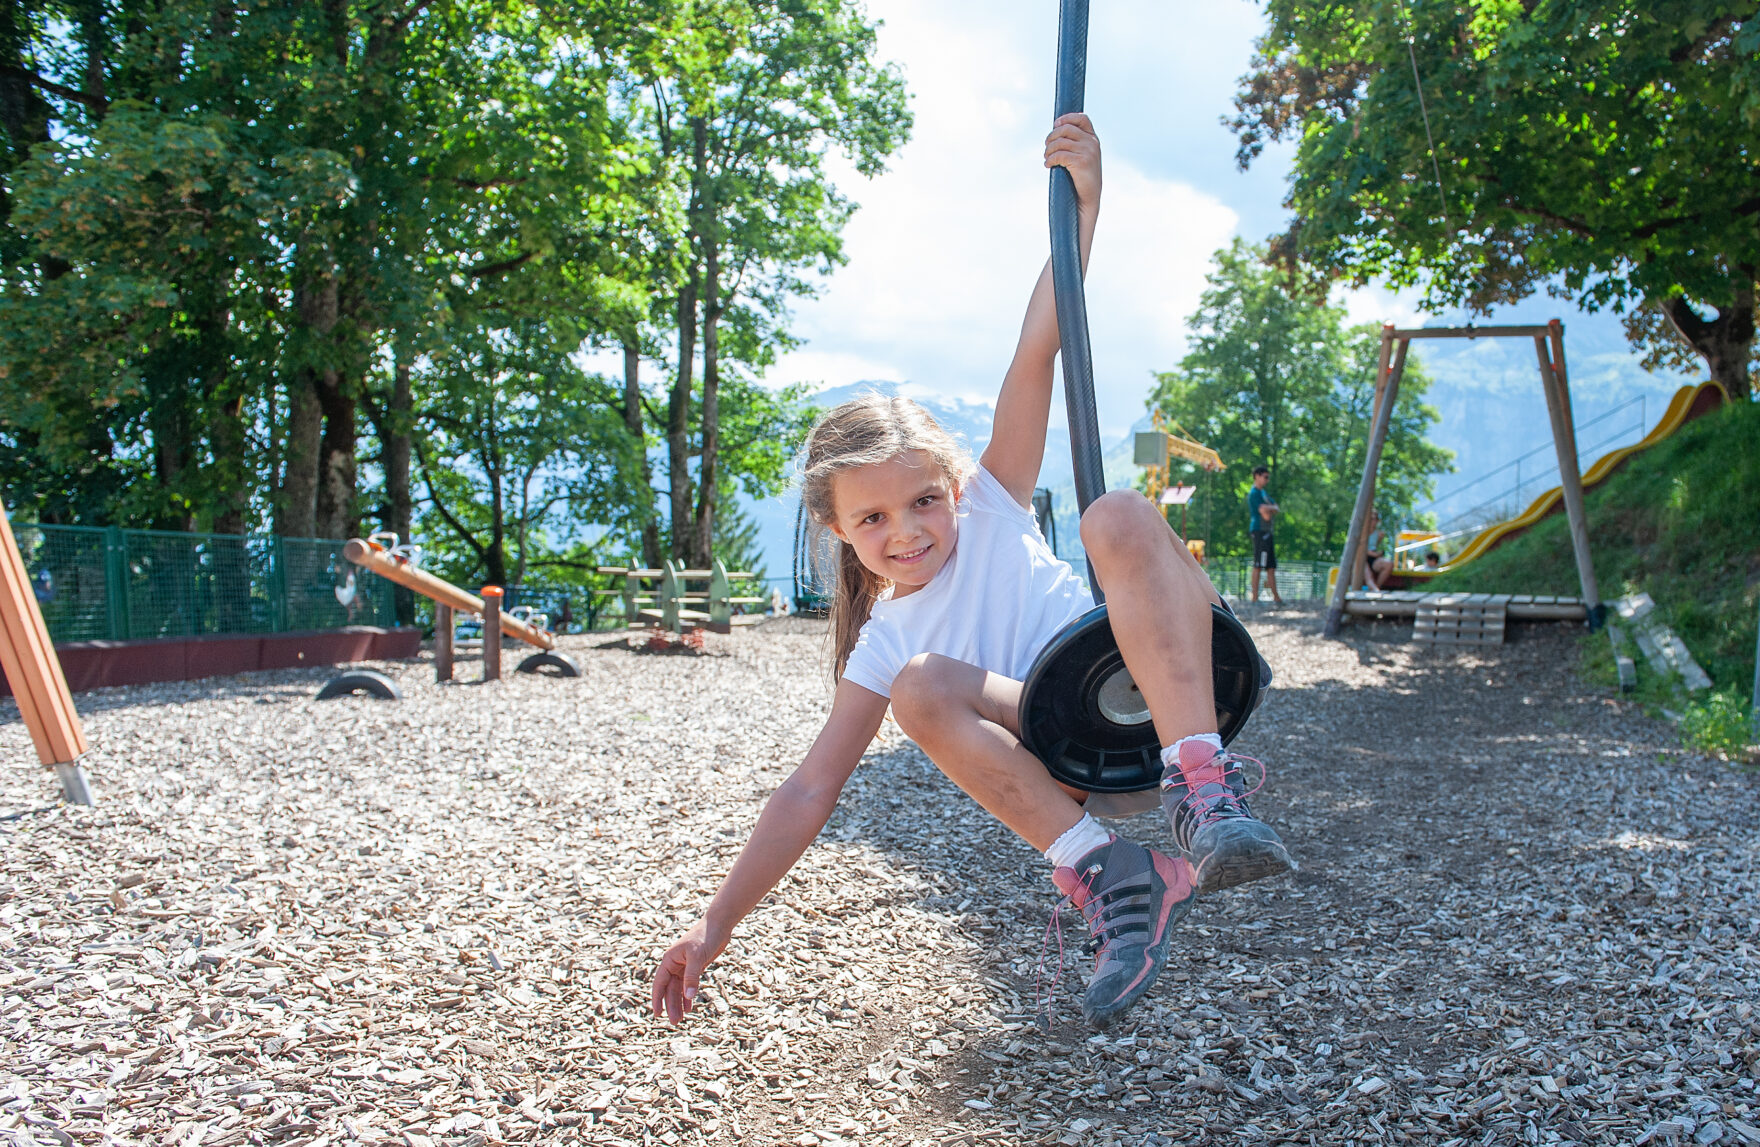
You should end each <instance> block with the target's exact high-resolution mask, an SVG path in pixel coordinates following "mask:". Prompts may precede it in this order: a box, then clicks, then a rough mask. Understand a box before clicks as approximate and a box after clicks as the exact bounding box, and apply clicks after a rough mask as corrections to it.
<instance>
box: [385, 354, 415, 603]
mask: <svg viewBox="0 0 1760 1147" xmlns="http://www.w3.org/2000/svg"><path fill="white" fill-rule="evenodd" d="M414 407H415V404H414V401H413V400H412V398H411V397H410V387H409V363H408V362H407V361H405V359H404V357H403V354H402V351H401V348H399V353H398V356H397V365H396V366H395V367H393V368H392V375H391V404H390V406H389V407H388V408H387V410H386V412H385V425H384V426H383V427H381V428H380V430H379V434H380V438H381V440H382V441H383V443H384V446H385V508H384V516H383V518H382V520H383V522H384V524H385V528H386V529H388V530H390V531H391V532H392V533H394V534H396V535H397V538H398V540H399V541H401V542H408V541H409V540H410V532H411V529H412V526H411V523H410V519H411V518H412V517H413V515H414V506H415V499H414V498H412V497H411V496H410V491H409V451H410V433H411V429H412V427H413V424H414V419H413V411H414ZM391 600H392V602H393V607H394V610H395V612H396V617H397V624H399V625H414V624H415V621H416V594H415V591H414V590H412V589H410V588H409V587H407V586H401V585H400V586H398V587H396V588H395V589H394V590H392V592H391Z"/></svg>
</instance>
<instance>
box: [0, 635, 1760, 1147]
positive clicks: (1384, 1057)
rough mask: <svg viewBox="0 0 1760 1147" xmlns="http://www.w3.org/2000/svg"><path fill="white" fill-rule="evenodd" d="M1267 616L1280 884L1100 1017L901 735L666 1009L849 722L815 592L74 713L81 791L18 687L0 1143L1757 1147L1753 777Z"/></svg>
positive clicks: (1023, 875)
mask: <svg viewBox="0 0 1760 1147" xmlns="http://www.w3.org/2000/svg"><path fill="white" fill-rule="evenodd" d="M1247 620H1248V622H1249V625H1250V627H1251V628H1252V629H1253V631H1254V633H1255V635H1256V636H1257V638H1258V639H1259V641H1260V643H1261V648H1262V649H1263V651H1264V652H1265V654H1266V656H1267V657H1268V659H1269V660H1270V661H1271V663H1272V664H1273V666H1274V668H1275V669H1276V672H1277V676H1278V683H1277V688H1276V689H1275V691H1274V693H1273V694H1272V696H1271V699H1270V700H1269V701H1268V702H1267V704H1266V706H1265V707H1264V708H1263V709H1262V710H1261V711H1260V713H1259V714H1258V715H1257V716H1256V717H1255V718H1254V720H1253V722H1252V724H1251V725H1250V726H1249V728H1248V729H1247V731H1246V732H1245V734H1244V735H1243V736H1242V738H1241V740H1240V742H1238V743H1237V745H1236V746H1235V747H1236V749H1237V750H1240V751H1242V752H1245V753H1248V754H1250V755H1252V756H1255V757H1261V758H1263V759H1264V760H1265V762H1266V764H1267V769H1268V779H1267V782H1266V784H1265V787H1264V790H1263V791H1262V792H1261V793H1260V794H1258V795H1257V796H1256V797H1255V798H1254V807H1255V811H1256V812H1258V813H1259V814H1260V815H1261V816H1263V817H1264V818H1265V819H1267V820H1269V821H1271V822H1272V823H1273V824H1275V825H1277V826H1278V827H1279V828H1280V830H1281V831H1282V833H1283V835H1284V838H1285V839H1286V840H1287V841H1288V842H1289V843H1290V845H1291V846H1292V848H1293V850H1294V851H1295V853H1296V854H1297V856H1298V857H1299V859H1300V860H1301V862H1302V868H1301V871H1300V872H1298V873H1295V874H1292V875H1291V876H1289V877H1285V878H1280V879H1278V880H1275V881H1267V882H1263V883H1261V884H1258V885H1253V886H1248V887H1246V888H1242V889H1236V890H1234V891H1232V892H1229V893H1224V894H1221V895H1219V896H1216V897H1213V898H1210V899H1209V900H1206V901H1205V902H1204V903H1203V904H1201V905H1200V907H1199V909H1198V910H1197V911H1196V912H1195V913H1193V915H1192V916H1191V917H1189V918H1188V919H1187V920H1186V922H1185V923H1184V924H1183V925H1182V926H1181V929H1182V930H1181V935H1180V938H1179V941H1178V944H1177V946H1176V950H1175V953H1174V957H1173V959H1172V961H1171V963H1170V964H1169V966H1168V969H1167V971H1166V973H1165V974H1164V975H1163V977H1162V980H1161V982H1160V983H1159V984H1158V985H1157V987H1156V988H1155V990H1154V991H1153V992H1151V994H1150V995H1149V997H1148V998H1147V999H1146V1000H1145V1001H1144V1002H1143V1003H1142V1004H1141V1005H1139V1006H1138V1008H1137V1009H1136V1010H1135V1011H1133V1012H1132V1013H1130V1015H1129V1016H1127V1017H1126V1019H1125V1020H1124V1021H1122V1022H1121V1023H1120V1024H1118V1025H1117V1026H1115V1027H1114V1028H1113V1029H1111V1030H1109V1031H1107V1032H1105V1033H1095V1032H1092V1031H1089V1030H1088V1029H1086V1028H1085V1027H1084V1025H1083V1024H1082V1021H1081V1017H1080V1012H1079V1009H1078V1007H1077V1000H1076V996H1077V993H1079V992H1080V990H1081V988H1082V985H1083V983H1084V973H1085V970H1086V969H1085V965H1086V962H1087V961H1086V958H1085V957H1083V956H1081V955H1080V953H1079V950H1078V949H1079V942H1080V940H1081V939H1082V938H1083V937H1082V936H1081V935H1080V921H1079V917H1077V916H1075V914H1073V913H1067V912H1066V913H1065V914H1063V921H1064V929H1063V943H1064V947H1065V958H1064V962H1065V970H1064V973H1063V975H1062V978H1061V981H1060V982H1059V983H1058V986H1057V991H1056V996H1057V998H1056V1000H1055V1001H1054V1004H1053V1006H1052V1009H1051V1015H1050V1019H1051V1025H1050V1029H1049V1031H1046V1030H1042V1029H1041V1027H1040V1025H1039V1022H1038V1020H1039V1018H1040V1011H1041V1009H1040V1006H1039V1004H1038V1003H1037V1002H1036V1000H1037V999H1038V997H1039V996H1040V995H1042V994H1043V992H1044V990H1045V989H1046V988H1047V987H1049V986H1050V979H1051V968H1050V965H1051V964H1054V963H1055V960H1056V955H1057V941H1056V939H1055V936H1053V937H1052V938H1051V939H1050V940H1049V942H1047V937H1046V928H1047V923H1048V921H1049V919H1050V910H1051V906H1052V904H1053V902H1054V900H1055V893H1054V890H1053V889H1052V887H1051V885H1050V882H1049V880H1048V872H1047V865H1046V864H1045V862H1044V860H1043V858H1041V857H1039V856H1038V855H1037V854H1035V853H1033V852H1032V851H1031V850H1030V849H1029V848H1028V847H1027V846H1025V845H1024V844H1022V843H1020V842H1019V841H1018V840H1016V839H1015V838H1013V837H1012V836H1011V835H1010V834H1009V833H1008V832H1007V831H1006V830H1004V829H1002V828H1001V827H1000V826H998V825H996V824H995V823H994V822H992V821H991V820H990V819H989V818H988V817H987V816H986V815H985V814H984V813H983V812H982V811H981V810H979V809H978V808H977V807H976V806H975V805H974V804H972V803H971V802H970V801H969V800H968V799H967V798H965V797H963V796H962V795H961V794H960V793H959V792H958V791H957V790H955V789H954V788H953V787H952V786H951V785H949V784H948V783H947V782H946V781H945V780H944V779H943V778H942V777H941V776H940V774H939V773H937V772H936V771H935V770H934V768H933V767H932V766H931V765H929V764H928V763H927V761H926V760H925V759H924V758H923V757H922V756H921V754H919V753H918V752H917V751H916V749H915V748H914V747H913V746H912V745H911V744H910V743H909V742H908V741H906V740H905V739H903V738H902V737H901V736H900V735H899V734H898V733H897V731H896V730H895V729H892V728H891V727H890V726H889V727H888V730H887V731H886V732H885V733H883V735H882V739H881V741H880V742H878V743H877V744H876V745H875V746H874V748H873V749H872V751H871V752H870V754H869V757H868V760H867V761H866V762H865V764H864V765H863V767H862V768H861V769H860V770H858V772H857V773H856V775H855V778H854V779H853V780H852V782H851V784H850V787H849V789H848V790H847V791H846V793H845V797H844V800H843V802H842V803H841V805H840V806H839V809H838V812H837V813H836V815H835V816H834V817H833V819H832V821H831V823H830V825H829V826H827V828H826V830H825V833H824V834H823V835H822V836H821V838H820V840H819V841H818V843H817V844H816V845H815V846H814V847H813V848H812V849H810V850H809V852H808V854H807V856H806V857H805V858H804V859H803V860H802V862H801V864H800V865H799V866H798V867H797V868H796V869H795V871H794V872H793V873H792V874H791V875H790V877H789V879H788V880H787V881H786V882H785V883H784V885H783V886H782V887H780V888H778V890H777V891H776V892H775V893H774V894H773V895H772V896H771V897H770V898H769V899H768V900H767V901H766V902H765V903H764V905H763V906H762V907H760V909H759V910H758V911H757V912H756V913H754V915H753V916H752V917H751V918H750V919H749V920H747V921H746V923H745V924H744V925H742V927H741V928H740V930H739V932H738V933H737V934H736V937H735V940H734V944H733V947H732V948H731V949H730V950H729V951H728V953H727V955H726V956H725V957H724V958H723V960H722V961H721V963H720V964H718V965H717V966H716V967H715V969H714V970H713V971H712V973H711V976H710V978H709V980H708V981H707V983H706V986H705V991H704V995H703V998H702V1000H701V1001H700V1005H699V1008H698V1010H697V1012H696V1014H695V1015H694V1016H693V1017H692V1018H691V1019H690V1020H689V1021H688V1022H687V1024H686V1025H685V1026H684V1027H683V1028H680V1029H676V1030H675V1029H672V1028H669V1027H667V1026H666V1025H665V1024H662V1023H659V1022H656V1021H655V1020H653V1019H652V1018H651V1017H650V1016H649V1015H648V1013H647V994H648V992H647V979H648V976H649V974H650V971H651V969H652V966H653V961H654V958H655V957H656V956H657V955H658V953H659V952H660V951H661V950H662V949H663V948H664V947H665V946H666V945H667V944H669V943H670V942H671V941H672V939H673V938H674V937H675V935H676V934H677V932H678V931H679V930H680V929H681V928H682V927H683V926H684V925H685V924H686V923H687V922H688V921H690V920H691V919H694V917H695V915H696V914H697V913H698V912H700V910H701V909H702V907H703V905H704V904H705V903H706V901H707V898H708V895H709V893H710V892H711V891H712V890H713V888H714V885H715V882H716V881H717V879H718V878H719V876H720V875H721V874H722V873H724V872H725V871H726V869H727V866H728V865H729V864H731V862H732V860H733V858H734V856H735V855H736V854H737V852H738V850H739V847H740V845H741V844H742V843H743V841H744V840H745V837H746V834H747V832H748V831H749V829H750V827H751V825H752V823H753V821H754V820H755V819H756V816H757V813H758V811H759V809H760V808H761V806H762V802H763V800H764V798H765V796H766V794H767V793H768V792H769V791H770V790H771V789H773V788H774V787H775V786H776V784H777V783H778V782H779V781H781V779H782V778H783V777H784V776H786V775H787V772H788V770H789V769H790V768H791V767H792V766H793V765H794V763H795V762H797V761H798V760H799V758H800V756H801V754H802V753H803V752H804V751H805V749H806V747H807V745H808V744H809V743H810V741H811V740H812V737H813V736H814V734H815V733H816V732H817V730H818V726H819V723H820V722H821V721H822V719H823V716H824V713H825V710H826V707H827V704H828V699H829V690H828V688H827V686H826V671H825V667H824V658H823V651H824V646H823V631H822V628H823V627H822V625H821V624H819V623H814V622H811V621H806V620H801V619H788V620H785V621H781V622H776V623H771V624H766V625H764V626H761V627H757V628H755V629H753V630H750V631H747V632H742V633H738V634H734V635H731V636H727V637H711V638H710V639H709V640H708V642H707V643H706V645H705V647H704V648H703V649H702V650H701V651H691V652H690V653H689V655H683V656H652V655H648V654H646V653H644V652H643V651H642V650H640V649H638V648H631V646H630V644H629V643H628V642H626V641H624V640H622V639H621V638H610V637H607V636H606V635H597V636H594V637H584V638H569V639H565V641H564V648H565V650H566V651H567V652H569V653H571V654H572V655H573V656H575V657H576V658H577V659H578V660H579V661H580V663H581V666H582V674H583V675H582V676H581V677H580V678H579V679H549V678H532V677H524V676H518V675H512V676H510V677H509V679H508V680H505V681H503V682H500V683H498V684H494V685H482V684H477V683H472V682H463V681H461V682H459V683H454V684H451V685H446V686H441V685H437V684H435V683H434V681H433V672H432V666H431V663H430V662H428V661H427V660H426V659H423V660H420V661H413V662H404V663H393V664H389V665H384V666H378V668H382V669H384V670H385V671H386V672H388V673H390V674H391V675H392V676H394V677H395V678H397V679H398V681H399V683H400V684H401V686H402V688H403V690H404V693H405V700H404V701H402V702H401V703H386V702H376V701H372V700H368V699H365V698H350V699H343V700H336V701H325V702H319V701H315V700H313V694H314V693H315V692H316V690H317V687H318V685H319V684H321V683H322V681H323V680H324V679H325V677H326V676H327V675H328V672H327V671H321V670H301V671H288V672H278V673H262V674H252V675H246V676H241V677H235V678H222V679H214V680H209V681H200V682H187V683H181V684H171V685H157V686H143V687H138V688H128V689H113V690H103V691H98V692H94V693H89V694H82V695H81V696H80V697H79V699H78V700H79V704H80V709H81V713H82V715H83V716H84V719H85V721H86V726H87V732H88V734H89V736H90V738H91V741H92V743H93V751H92V754H91V756H90V757H89V758H88V760H87V762H86V764H87V768H88V770H89V772H90V774H91V777H92V782H93V786H94V789H95V791H96V793H97V796H98V800H99V804H98V805H97V807H96V808H92V809H81V808H68V807H55V806H56V798H57V796H58V792H57V789H56V786H55V783H54V780H53V777H52V775H50V774H49V773H47V772H45V771H44V770H42V769H41V768H39V767H38V766H37V765H36V762H35V756H34V754H33V753H32V751H31V750H30V747H29V739H28V737H27V736H26V734H25V731H24V729H23V726H22V724H21V723H20V722H19V720H18V715H17V711H16V709H15V708H13V707H12V705H11V702H9V701H8V702H6V703H5V706H4V708H0V761H3V762H4V763H5V765H6V768H5V769H4V770H3V771H0V815H4V816H6V817H7V819H5V820H3V821H0V1132H4V1133H5V1134H6V1135H7V1136H9V1137H10V1138H11V1140H12V1141H14V1142H16V1143H20V1144H25V1143H38V1144H51V1143H53V1144H63V1145H66V1144H75V1143H78V1144H108V1143H117V1144H153V1145H164V1147H202V1145H207V1147H226V1145H230V1144H288V1145H293V1144H309V1145H313V1147H330V1145H333V1144H335V1145H340V1144H349V1143H363V1144H392V1145H405V1147H487V1145H494V1144H500V1143H539V1142H544V1143H550V1142H554V1143H587V1144H595V1145H598V1144H604V1145H607V1147H610V1145H619V1144H642V1145H644V1147H646V1145H650V1144H666V1145H668V1147H671V1145H675V1144H693V1145H694V1144H700V1143H716V1144H747V1143H752V1144H778V1143H781V1144H800V1145H803V1147H808V1145H813V1144H846V1143H847V1144H856V1143H859V1144H897V1145H901V1147H902V1145H905V1144H948V1145H951V1144H1068V1145H1070V1147H1077V1145H1088V1144H1095V1145H1098V1144H1129V1145H1131V1147H1162V1145H1165V1144H1171V1143H1221V1142H1228V1143H1247V1144H1257V1143H1316V1144H1324V1143H1338V1142H1346V1141H1365V1142H1375V1143H1426V1144H1450V1145H1464V1144H1493V1143H1499V1144H1501V1143H1517V1144H1519V1143H1546V1142H1573V1143H1597V1144H1602V1143H1605V1144H1626V1143H1631V1144H1717V1143H1723V1144H1738V1145H1739V1144H1760V778H1757V776H1756V774H1754V773H1753V772H1743V771H1741V770H1739V769H1736V768H1732V767H1731V766H1728V765H1723V764H1719V763H1716V762H1713V761H1709V760H1707V759H1705V758H1703V757H1699V756H1695V755H1692V754H1689V753H1686V752H1683V751H1682V750H1681V749H1680V747H1679V742H1678V740H1677V739H1676V738H1675V736H1674V734H1673V732H1672V730H1671V729H1670V728H1669V727H1668V726H1667V725H1666V724H1664V723H1661V722H1659V721H1655V720H1652V719H1649V718H1647V717H1646V716H1644V714H1643V713H1642V712H1641V711H1639V710H1638V709H1637V708H1636V707H1635V706H1633V705H1632V704H1630V703H1628V702H1626V701H1624V700H1622V699H1620V698H1619V697H1618V696H1616V695H1613V694H1611V693H1609V692H1607V691H1605V690H1601V689H1597V688H1593V687H1589V686H1586V685H1584V684H1582V683H1581V682H1580V681H1579V680H1578V679H1577V677H1576V676H1575V674H1574V672H1573V669H1574V666H1575V663H1576V657H1577V653H1576V650H1577V645H1576V637H1575V635H1574V634H1573V633H1572V632H1571V631H1570V630H1569V629H1568V628H1567V627H1565V626H1547V625H1532V626H1518V627H1515V628H1514V630H1513V631H1512V640H1511V643H1510V644H1508V645H1505V646H1503V647H1500V648H1494V649H1488V650H1474V651H1460V652H1432V651H1419V650H1417V649H1415V648H1414V647H1413V646H1411V645H1409V644H1406V643H1404V642H1403V640H1402V638H1403V637H1404V636H1405V634H1403V633H1402V632H1401V631H1399V630H1398V629H1396V628H1394V627H1392V626H1382V627H1379V628H1377V627H1364V626H1358V627H1356V628H1355V629H1353V630H1351V631H1350V636H1349V639H1348V640H1347V641H1344V642H1326V641H1323V640H1321V639H1320V638H1319V637H1318V636H1317V631H1318V628H1319V617H1318V614H1317V613H1316V612H1314V611H1313V610H1312V609H1311V608H1309V609H1301V608H1293V607H1292V608H1288V609H1279V610H1270V609H1266V610H1263V611H1261V612H1257V613H1249V614H1248V617H1247ZM516 658H517V655H516V654H514V653H513V651H512V650H510V651H509V666H510V667H511V665H512V664H513V662H514V660H516ZM476 673H477V665H476V663H475V662H474V661H462V662H461V664H460V668H459V675H460V677H474V676H475V675H476ZM1121 831H1124V832H1125V833H1127V834H1129V835H1131V836H1133V837H1134V838H1136V839H1139V840H1142V841H1144V842H1145V843H1162V844H1165V843H1166V840H1167V830H1166V826H1165V824H1164V823H1161V824H1158V823H1157V821H1156V818H1155V817H1154V816H1153V815H1145V816H1143V817H1139V818H1136V819H1134V820H1132V821H1129V822H1125V824H1124V825H1123V826H1122V829H1121ZM1042 954H1044V958H1045V960H1046V963H1047V968H1046V970H1045V973H1044V975H1043V976H1041V974H1040V971H1039V965H1040V961H1041V957H1042Z"/></svg>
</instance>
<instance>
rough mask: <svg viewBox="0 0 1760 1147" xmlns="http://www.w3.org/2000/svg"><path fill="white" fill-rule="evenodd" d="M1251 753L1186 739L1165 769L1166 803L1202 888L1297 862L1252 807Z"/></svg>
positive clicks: (1230, 883)
mask: <svg viewBox="0 0 1760 1147" xmlns="http://www.w3.org/2000/svg"><path fill="white" fill-rule="evenodd" d="M1250 759H1251V758H1242V757H1236V756H1233V755H1232V754H1230V753H1229V752H1227V751H1226V750H1220V751H1219V750H1218V749H1216V748H1215V747H1214V746H1212V745H1207V744H1205V743H1204V742H1202V741H1187V742H1185V743H1184V744H1183V745H1181V746H1180V750H1179V763H1178V764H1177V765H1169V766H1168V768H1167V770H1166V772H1164V773H1163V774H1162V777H1161V807H1162V808H1163V809H1165V810H1166V811H1167V819H1168V822H1169V823H1170V824H1171V825H1172V826H1173V839H1174V841H1175V842H1176V843H1177V844H1178V845H1179V849H1180V853H1181V854H1182V855H1183V856H1184V857H1185V859H1186V861H1187V863H1189V864H1190V865H1191V866H1192V873H1193V875H1192V881H1193V883H1194V884H1196V885H1197V889H1198V891H1199V892H1215V891H1217V890H1218V889H1222V888H1232V887H1234V886H1235V885H1236V884H1245V883H1247V882H1248V881H1249V880H1259V879H1262V878H1264V877H1267V876H1276V875H1277V874H1278V873H1280V872H1288V871H1289V870H1290V869H1291V868H1293V867H1295V861H1294V860H1292V859H1291V858H1290V855H1289V850H1288V849H1287V848H1285V847H1284V846H1283V841H1282V840H1280V839H1279V838H1278V836H1277V833H1276V832H1274V831H1273V830H1272V828H1271V826H1270V825H1268V824H1266V823H1265V822H1264V821H1262V820H1259V819H1258V818H1256V817H1255V816H1253V814H1252V813H1251V812H1250V811H1248V809H1247V789H1246V785H1245V782H1244V781H1243V779H1242V777H1241V762H1242V761H1243V760H1250ZM1254 763H1255V764H1257V763H1258V762H1256V761H1255V762H1254ZM1261 767H1263V766H1261ZM1261 783H1263V782H1262V781H1261ZM1256 789H1257V786H1255V791H1256Z"/></svg>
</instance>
